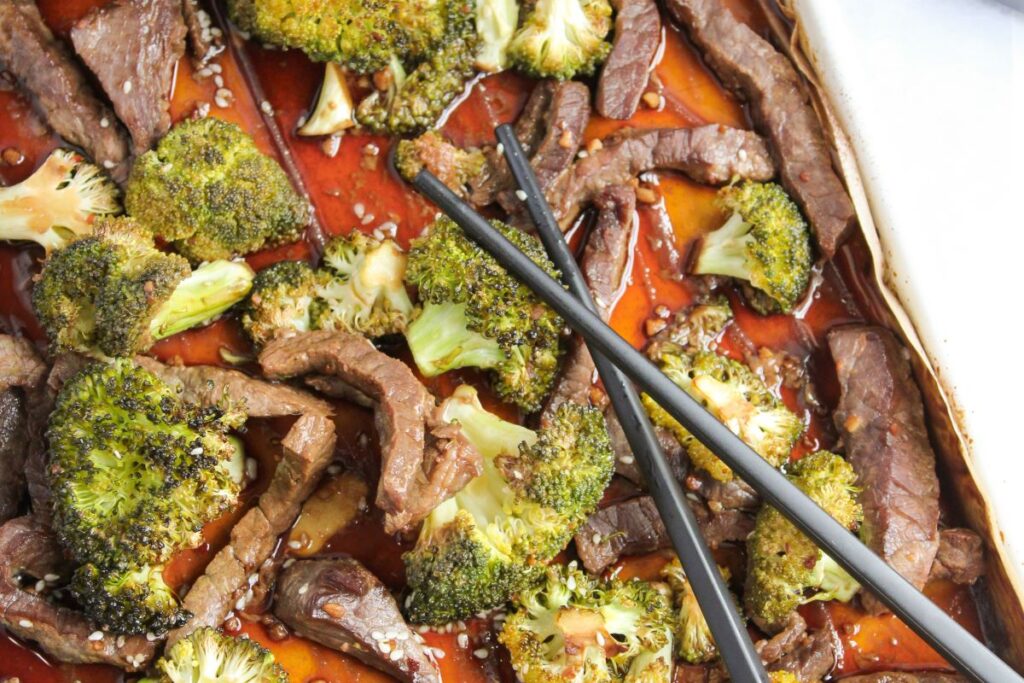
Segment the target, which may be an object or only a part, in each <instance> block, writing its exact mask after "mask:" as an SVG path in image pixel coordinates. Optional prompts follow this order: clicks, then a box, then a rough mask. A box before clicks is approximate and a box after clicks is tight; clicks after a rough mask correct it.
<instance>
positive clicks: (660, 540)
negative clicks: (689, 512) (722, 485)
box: [576, 496, 754, 574]
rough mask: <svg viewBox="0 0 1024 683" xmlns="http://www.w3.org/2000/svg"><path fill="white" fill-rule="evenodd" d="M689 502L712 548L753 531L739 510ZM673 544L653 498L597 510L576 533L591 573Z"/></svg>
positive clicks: (580, 551) (584, 563) (747, 519)
mask: <svg viewBox="0 0 1024 683" xmlns="http://www.w3.org/2000/svg"><path fill="white" fill-rule="evenodd" d="M688 502H689V503H690V505H691V508H692V509H693V511H694V514H695V515H696V517H697V524H698V525H699V526H700V530H701V534H702V535H703V536H704V540H705V541H707V543H708V545H709V546H711V547H712V548H717V547H718V546H719V545H720V544H722V543H726V542H729V541H743V540H746V538H747V536H749V535H750V532H751V531H753V529H754V521H753V518H752V517H751V516H750V515H747V514H745V513H742V512H740V511H738V510H725V511H722V512H721V513H712V512H711V511H710V510H708V509H707V507H705V506H704V505H702V504H701V503H699V502H697V501H693V500H690V501H688ZM671 545H672V542H671V540H670V539H669V537H668V532H667V531H666V530H665V525H664V523H663V522H662V521H661V517H660V516H659V515H658V509H657V507H656V506H655V504H654V499H653V498H650V497H649V496H641V497H639V498H631V499H630V500H627V501H624V502H621V503H616V504H614V505H610V506H608V507H606V508H603V509H601V510H598V511H597V512H595V513H594V514H593V515H591V517H590V519H588V520H587V523H586V524H584V525H583V528H581V529H580V530H579V531H578V532H577V534H576V552H577V553H578V554H579V556H580V559H581V560H582V561H583V566H584V567H586V569H587V571H589V572H590V573H592V574H600V573H601V572H603V571H604V570H605V569H607V568H608V567H610V566H611V565H612V564H614V563H615V562H616V561H618V559H619V558H620V557H622V556H624V555H637V554H641V553H649V552H652V551H654V550H660V549H662V548H668V547H671Z"/></svg>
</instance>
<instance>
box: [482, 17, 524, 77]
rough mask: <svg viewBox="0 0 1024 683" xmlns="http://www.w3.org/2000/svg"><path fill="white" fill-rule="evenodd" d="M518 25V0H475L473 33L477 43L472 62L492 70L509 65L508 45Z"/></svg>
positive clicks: (485, 69) (488, 70)
mask: <svg viewBox="0 0 1024 683" xmlns="http://www.w3.org/2000/svg"><path fill="white" fill-rule="evenodd" d="M517 26H519V3H518V2H517V0H477V2H476V33H477V36H478V37H479V40H480V44H479V46H478V48H477V53H476V61H475V66H476V68H477V69H479V70H480V71H486V72H490V73H494V72H496V71H501V70H502V69H504V68H505V67H506V66H508V46H509V43H511V42H512V36H513V35H515V32H516V27H517Z"/></svg>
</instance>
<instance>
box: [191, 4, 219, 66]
mask: <svg viewBox="0 0 1024 683" xmlns="http://www.w3.org/2000/svg"><path fill="white" fill-rule="evenodd" d="M199 5H200V0H181V14H182V16H183V17H184V18H185V25H186V26H187V27H188V44H189V51H190V52H191V53H192V63H193V64H194V65H195V66H196V67H197V68H199V69H201V68H202V67H203V65H205V64H206V63H207V62H209V61H210V60H211V59H213V58H214V57H216V56H217V55H219V54H220V53H221V52H223V51H224V41H223V40H222V36H221V35H220V29H218V28H216V27H215V26H213V21H212V20H211V19H210V13H209V12H207V11H206V10H204V9H203V8H202V7H200V6H199Z"/></svg>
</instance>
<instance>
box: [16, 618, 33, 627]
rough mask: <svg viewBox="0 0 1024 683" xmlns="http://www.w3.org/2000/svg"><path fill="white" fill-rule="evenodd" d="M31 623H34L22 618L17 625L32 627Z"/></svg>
mask: <svg viewBox="0 0 1024 683" xmlns="http://www.w3.org/2000/svg"><path fill="white" fill-rule="evenodd" d="M33 625H34V624H33V623H32V622H31V621H29V620H28V619H22V620H21V621H19V622H18V626H20V627H22V628H32V626H33Z"/></svg>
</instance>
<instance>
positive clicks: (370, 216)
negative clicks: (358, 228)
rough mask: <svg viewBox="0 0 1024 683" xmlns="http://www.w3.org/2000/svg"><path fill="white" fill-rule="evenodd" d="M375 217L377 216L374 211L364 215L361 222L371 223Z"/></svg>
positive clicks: (364, 223)
mask: <svg viewBox="0 0 1024 683" xmlns="http://www.w3.org/2000/svg"><path fill="white" fill-rule="evenodd" d="M375 218H376V216H374V215H373V214H372V213H368V214H366V215H365V216H363V220H361V221H360V223H362V224H363V225H369V224H370V223H372V222H373V221H374V219H375Z"/></svg>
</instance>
